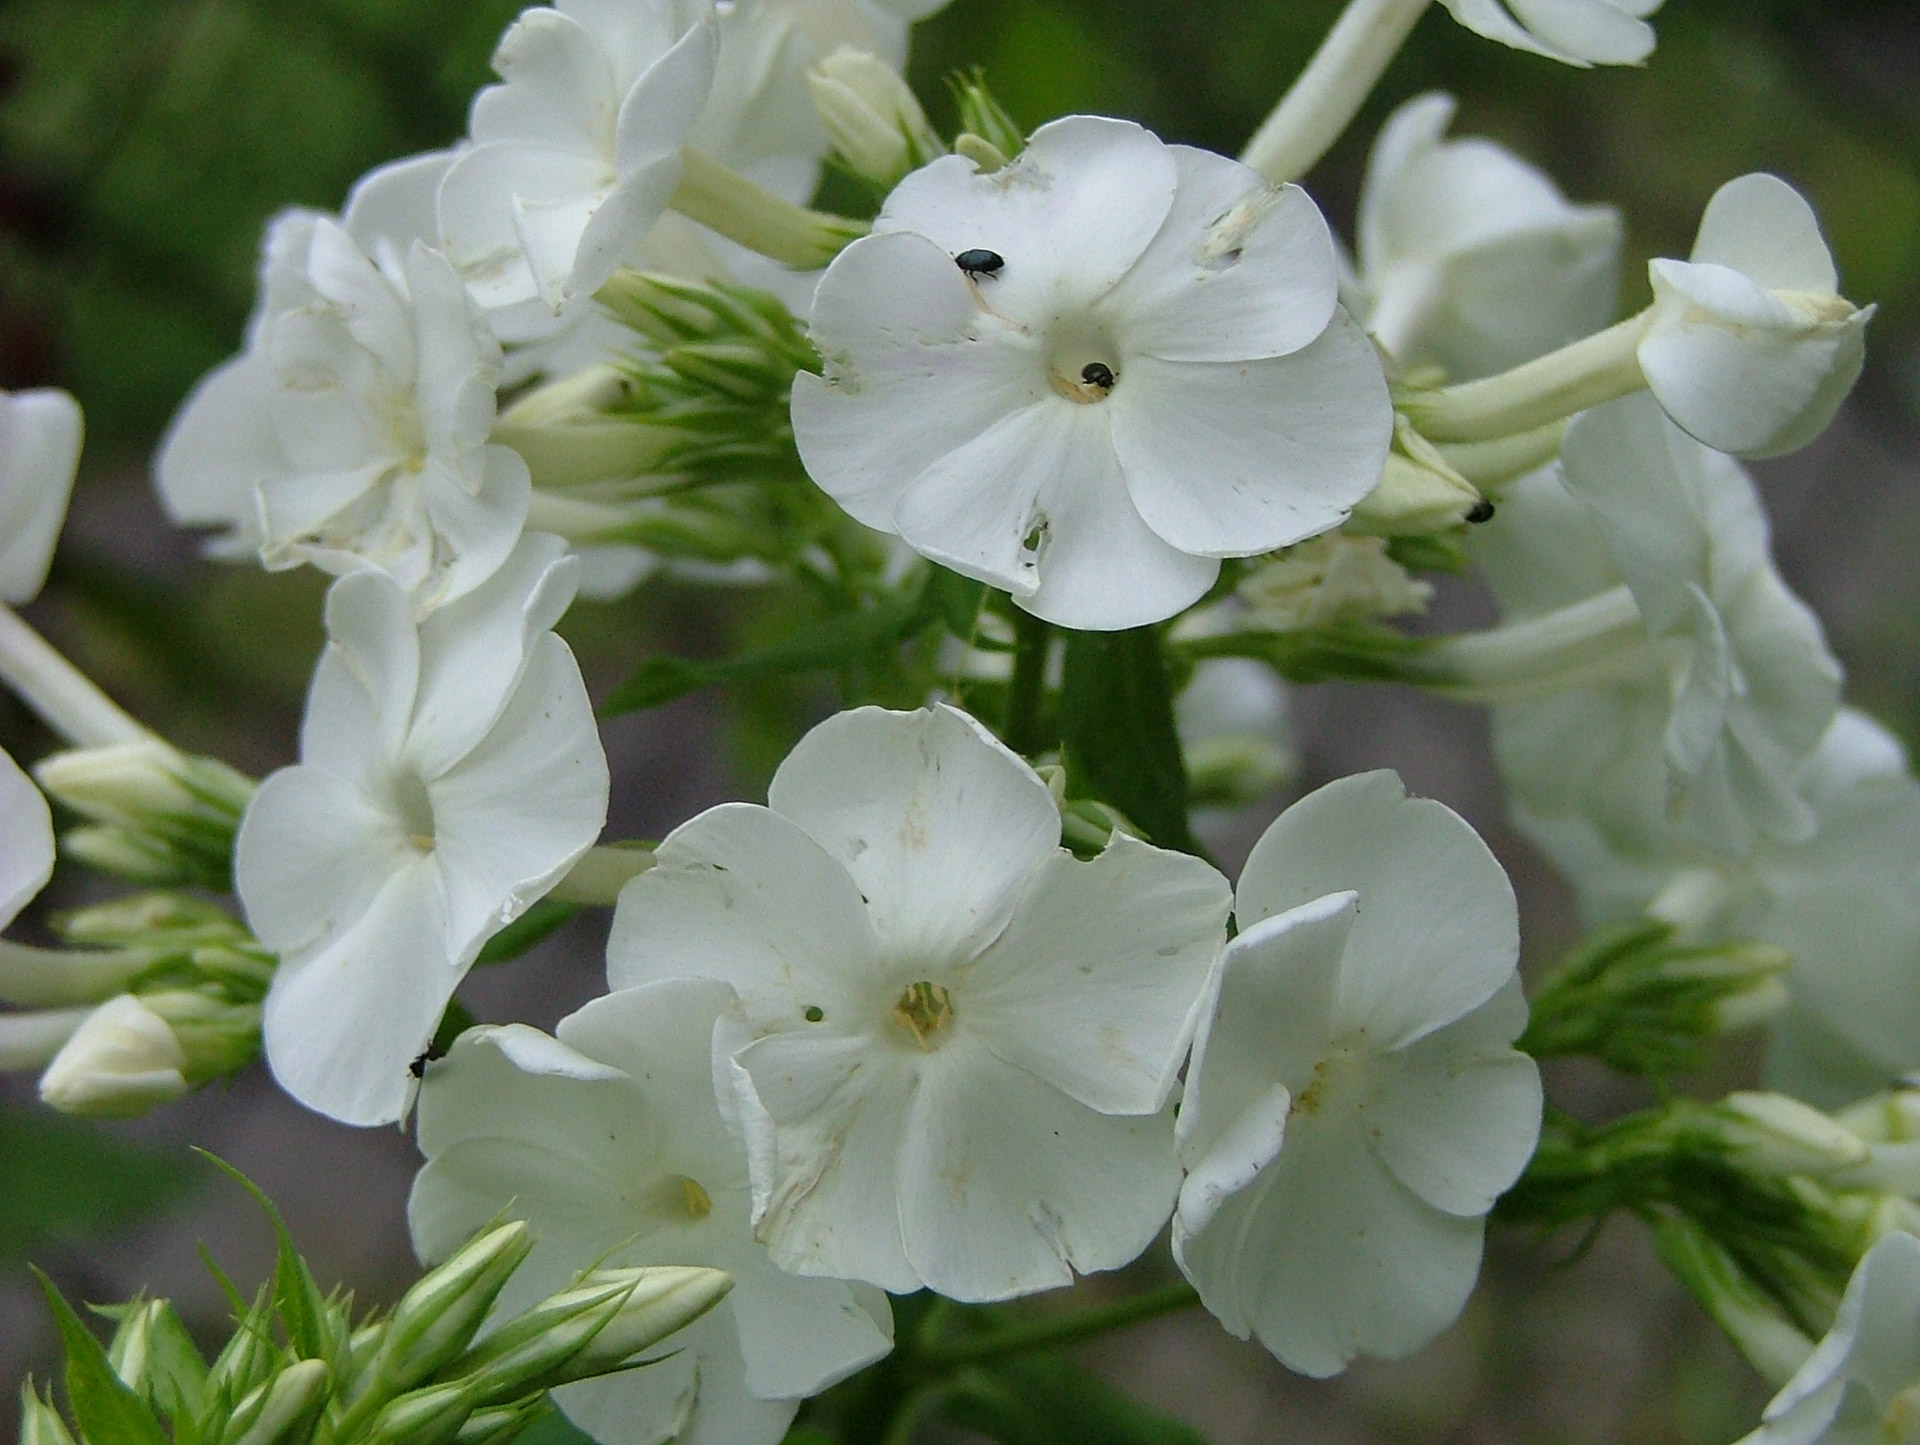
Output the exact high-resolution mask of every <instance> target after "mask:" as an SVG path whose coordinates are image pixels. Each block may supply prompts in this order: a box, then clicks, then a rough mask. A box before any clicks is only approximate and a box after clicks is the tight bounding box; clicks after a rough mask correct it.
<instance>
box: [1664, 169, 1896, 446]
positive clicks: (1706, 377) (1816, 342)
mask: <svg viewBox="0 0 1920 1445" xmlns="http://www.w3.org/2000/svg"><path fill="white" fill-rule="evenodd" d="M1647 269H1648V274H1649V276H1650V277H1651V279H1652V281H1653V298H1654V299H1653V309H1652V312H1651V313H1650V321H1649V324H1648V327H1647V331H1646V334H1645V336H1644V337H1643V338H1642V339H1641V341H1640V345H1639V358H1640V369H1641V371H1642V372H1643V373H1644V374H1645V375H1646V378H1647V385H1648V386H1649V387H1650V388H1651V389H1652V391H1653V394H1654V395H1655V396H1656V397H1658V398H1659V399H1660V404H1661V405H1662V406H1663V407H1665V408H1666V410H1667V415H1669V416H1670V417H1672V418H1673V419H1674V420H1675V421H1676V422H1678V423H1679V424H1680V425H1681V426H1682V427H1683V428H1685V429H1686V431H1688V432H1689V433H1690V434H1692V435H1693V436H1696V437H1698V438H1699V439H1700V440H1701V441H1703V442H1705V443H1706V444H1707V445H1708V446H1710V447H1713V448H1715V449H1717V450H1719V451H1723V452H1732V453H1734V454H1735V455H1737V456H1746V457H1768V456H1775V455H1778V454H1779V453H1781V452H1790V451H1794V450H1797V449H1798V448H1800V447H1803V446H1805V445H1806V444H1807V443H1808V442H1810V441H1812V440H1813V439H1814V438H1815V437H1816V436H1818V435H1819V434H1820V433H1821V432H1822V431H1824V430H1825V429H1826V426H1827V423H1828V422H1830V421H1832V420H1833V414H1834V413H1835V412H1836V411H1838V410H1839V408H1840V403H1841V402H1842V401H1844V400H1846V396H1847V393H1848V392H1849V391H1850V390H1852V388H1853V383H1854V381H1855V380H1856V379H1857V378H1858V377H1859V375H1860V368H1861V366H1862V364H1863V363H1864V362H1865V359H1866V344H1867V343H1866V329H1867V322H1868V320H1869V319H1870V318H1871V317H1872V315H1873V311H1874V308H1873V307H1871V306H1868V307H1864V308H1862V307H1857V306H1855V305H1854V304H1853V303H1852V302H1851V301H1849V300H1847V299H1846V298H1845V297H1844V296H1841V295H1840V294H1839V292H1838V288H1839V277H1838V275H1837V273H1836V272H1835V271H1834V267H1833V256H1832V254H1831V253H1830V252H1829V251H1828V250H1827V243H1826V242H1825V241H1824V240H1822V239H1821V236H1820V223H1819V221H1818V219H1816V218H1815V216H1814V214H1813V208H1812V207H1811V206H1809V205H1808V204H1807V203H1806V201H1805V200H1803V199H1802V198H1801V196H1800V194H1799V192H1797V191H1795V190H1794V189H1793V187H1792V186H1789V185H1788V184H1787V183H1786V182H1785V181H1783V180H1781V179H1780V178H1779V177H1778V176H1769V175H1751V176H1742V177H1740V179H1738V180H1734V181H1728V182H1727V183H1726V184H1725V185H1724V186H1722V187H1721V188H1720V189H1719V190H1717V191H1715V192H1714V194H1713V199H1712V200H1711V201H1709V202H1708V203H1707V209H1706V212H1705V213H1704V214H1703V215H1702V216H1701V218H1700V232H1699V235H1698V237H1697V238H1696V239H1695V241H1694V243H1693V253H1692V255H1691V256H1690V257H1689V259H1687V260H1685V261H1673V260H1664V259H1656V260H1653V261H1650V262H1648V265H1647Z"/></svg>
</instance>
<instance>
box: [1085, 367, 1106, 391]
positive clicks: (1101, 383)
mask: <svg viewBox="0 0 1920 1445" xmlns="http://www.w3.org/2000/svg"><path fill="white" fill-rule="evenodd" d="M1080 379H1081V380H1082V381H1084V382H1085V383H1086V384H1087V385H1088V386H1097V387H1099V388H1100V389H1101V390H1102V391H1112V390H1113V368H1112V367H1110V366H1108V365H1107V364H1106V363H1105V362H1100V361H1089V362H1088V363H1087V364H1086V365H1085V366H1083V367H1081V368H1080Z"/></svg>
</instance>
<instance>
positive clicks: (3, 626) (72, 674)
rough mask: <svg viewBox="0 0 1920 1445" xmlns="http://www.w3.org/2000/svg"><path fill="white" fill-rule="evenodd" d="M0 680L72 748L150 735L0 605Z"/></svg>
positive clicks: (109, 744) (139, 739)
mask: <svg viewBox="0 0 1920 1445" xmlns="http://www.w3.org/2000/svg"><path fill="white" fill-rule="evenodd" d="M0 680H4V681H5V682H7V683H8V684H10V685H11V686H12V688H13V690H14V692H16V693H17V694H19V697H20V700H21V701H22V702H24V703H26V705H27V706H28V707H30V708H32V709H33V710H34V712H36V713H38V714H39V715H40V719H41V721H42V722H44V723H46V725H47V726H48V727H50V728H52V729H53V730H54V731H55V732H57V733H59V734H60V736H61V737H63V738H65V739H66V740H67V741H68V742H69V743H71V744H72V745H73V746H74V747H77V748H105V747H114V746H116V745H118V744H122V743H142V742H149V741H151V740H152V738H153V734H152V733H151V732H149V731H148V730H147V729H146V728H144V727H142V726H141V725H140V724H139V723H137V722H135V721H134V720H133V719H132V718H131V717H129V716H127V714H126V713H125V712H124V711H122V710H121V708H120V705H119V704H118V703H116V702H114V700H113V699H112V698H110V697H108V696H107V695H106V694H105V693H104V692H102V691H101V690H100V689H99V688H98V687H97V686H96V685H95V684H94V682H93V679H91V678H90V677H88V676H87V675H86V674H85V673H83V672H81V671H80V669H79V668H77V667H75V666H74V665H73V664H72V663H71V662H68V661H67V659H66V658H64V657H62V656H61V655H60V654H59V653H58V652H56V651H54V649H53V648H52V646H51V645H49V644H48V642H47V640H46V639H45V638H44V637H42V636H41V635H40V634H39V633H37V632H35V631H34V630H33V629H32V628H31V627H29V626H27V624H26V623H25V622H24V621H22V620H21V618H20V615H19V614H18V613H16V612H15V611H14V610H13V609H12V608H11V607H5V606H0Z"/></svg>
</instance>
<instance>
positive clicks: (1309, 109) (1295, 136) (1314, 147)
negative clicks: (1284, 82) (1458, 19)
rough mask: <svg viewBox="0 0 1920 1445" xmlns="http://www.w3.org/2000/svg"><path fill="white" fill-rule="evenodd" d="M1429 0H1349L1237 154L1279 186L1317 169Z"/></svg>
mask: <svg viewBox="0 0 1920 1445" xmlns="http://www.w3.org/2000/svg"><path fill="white" fill-rule="evenodd" d="M1427 3H1428V0H1348V4H1347V8H1346V10H1345V11H1343V12H1342V13H1341V16H1340V18H1339V19H1338V20H1337V21H1335V22H1334V26H1333V29H1332V30H1330V31H1328V32H1327V38H1326V39H1325V40H1323V41H1321V42H1320V48H1319V49H1318V50H1316V51H1315V52H1314V54H1313V59H1312V60H1310V61H1308V62H1307V68H1306V69H1305V70H1303V71H1301V72H1300V78H1299V79H1297V80H1296V81H1294V83H1293V85H1292V86H1291V88H1289V89H1288V91H1287V93H1286V94H1285V95H1284V96H1282V97H1281V98H1280V104H1279V105H1277V106H1275V107H1274V110H1273V114H1272V115H1270V116H1268V117H1267V118H1266V120H1265V122H1264V123H1262V125H1261V127H1260V129H1259V130H1257V131H1255V132H1254V135H1253V139H1252V140H1250V141H1248V142H1247V148H1246V149H1245V150H1244V151H1242V152H1241V153H1240V159H1241V160H1243V161H1245V162H1246V163H1247V164H1248V165H1250V166H1252V167H1253V168H1254V169H1255V170H1256V171H1258V172H1260V174H1261V175H1263V176H1265V177H1266V178H1267V179H1268V180H1269V181H1272V182H1273V183H1274V184H1275V185H1276V186H1277V185H1280V184H1281V183H1282V182H1285V181H1292V180H1298V179H1299V178H1300V177H1301V176H1304V175H1305V174H1306V173H1307V172H1308V171H1310V170H1312V169H1313V166H1314V163H1315V162H1316V161H1318V160H1319V159H1320V157H1321V156H1323V155H1325V154H1326V153H1327V151H1328V149H1329V148H1330V147H1331V146H1332V145H1333V143H1334V142H1335V141H1336V140H1338V139H1339V138H1340V133H1341V132H1342V131H1344V130H1345V129H1346V128H1347V126H1348V125H1349V124H1351V123H1352V121H1353V118H1354V116H1356V115H1358V114H1359V113H1360V107H1361V106H1363V105H1365V104H1366V101H1367V97H1368V96H1369V95H1371V94H1372V93H1373V87H1374V86H1375V85H1377V84H1378V83H1379V80H1380V77H1381V76H1382V75H1383V74H1385V72H1386V69H1387V65H1388V63H1389V62H1390V61H1392V59H1393V57H1394V55H1395V54H1396V53H1397V52H1398V51H1399V49H1400V46H1401V43H1402V42H1403V41H1405V40H1406V38H1407V36H1408V34H1410V33H1411V32H1412V30H1413V26H1414V22H1415V21H1417V20H1418V19H1419V18H1420V16H1421V15H1422V14H1423V13H1424V12H1425V10H1426V8H1427Z"/></svg>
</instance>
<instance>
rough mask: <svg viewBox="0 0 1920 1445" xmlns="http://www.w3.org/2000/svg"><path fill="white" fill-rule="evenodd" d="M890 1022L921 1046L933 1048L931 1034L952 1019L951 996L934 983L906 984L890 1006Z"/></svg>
mask: <svg viewBox="0 0 1920 1445" xmlns="http://www.w3.org/2000/svg"><path fill="white" fill-rule="evenodd" d="M893 1018H894V1022H895V1023H897V1024H899V1025H900V1027H901V1028H903V1029H905V1030H906V1031H907V1032H908V1033H910V1034H912V1035H913V1041H914V1042H915V1043H916V1044H918V1045H920V1047H921V1048H923V1049H927V1050H931V1049H932V1048H933V1041H934V1035H935V1034H937V1033H939V1032H940V1030H942V1029H943V1028H945V1027H946V1026H947V1025H948V1024H950V1023H952V1022H953V998H952V996H951V995H950V994H948V992H947V991H946V990H945V989H944V988H942V987H940V985H939V984H937V983H924V982H923V983H910V984H908V985H907V987H906V991H905V992H904V993H902V994H901V995H900V1002H898V1003H897V1004H895V1005H894V1006H893Z"/></svg>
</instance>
